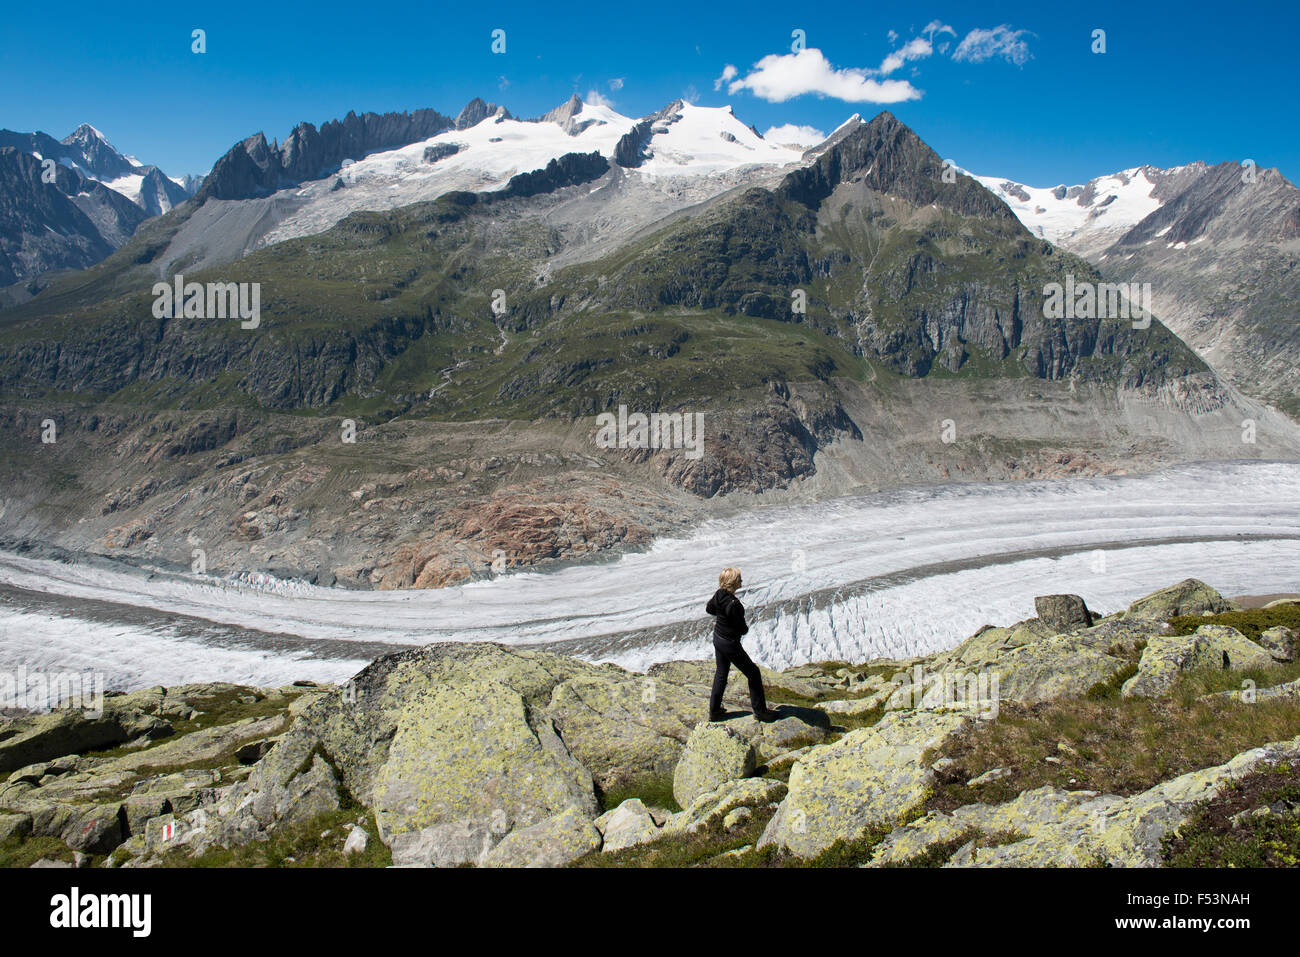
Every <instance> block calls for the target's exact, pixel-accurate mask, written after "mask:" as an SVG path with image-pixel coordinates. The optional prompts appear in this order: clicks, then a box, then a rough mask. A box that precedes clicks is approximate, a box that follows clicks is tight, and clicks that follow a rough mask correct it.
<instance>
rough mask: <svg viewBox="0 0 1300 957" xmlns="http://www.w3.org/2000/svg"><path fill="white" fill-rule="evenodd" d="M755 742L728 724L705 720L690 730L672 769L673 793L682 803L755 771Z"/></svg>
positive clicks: (685, 803) (756, 753) (687, 804)
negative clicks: (679, 756)
mask: <svg viewBox="0 0 1300 957" xmlns="http://www.w3.org/2000/svg"><path fill="white" fill-rule="evenodd" d="M757 763H758V750H757V748H755V746H754V742H753V741H751V740H749V739H748V738H745V737H743V736H742V735H741V734H740V733H739V732H738V731H734V730H732V729H731V728H729V727H727V725H725V724H719V723H705V724H701V725H699V726H698V727H696V729H695V730H694V731H692V732H691V736H690V738H688V739H687V741H686V749H685V750H684V751H683V752H682V756H681V759H680V760H679V761H678V762H677V769H676V770H675V771H674V772H673V797H675V798H676V799H677V803H678V804H680V805H681V806H682V807H688V806H689V805H690V804H691V802H692V801H694V800H695V799H696V798H697V797H699V796H700V795H701V794H703V793H704V792H706V791H712V790H713V789H714V788H716V787H718V786H719V785H721V784H725V783H726V782H728V781H734V780H736V779H737V778H744V777H748V776H749V775H751V774H753V773H754V768H755V766H756V765H757Z"/></svg>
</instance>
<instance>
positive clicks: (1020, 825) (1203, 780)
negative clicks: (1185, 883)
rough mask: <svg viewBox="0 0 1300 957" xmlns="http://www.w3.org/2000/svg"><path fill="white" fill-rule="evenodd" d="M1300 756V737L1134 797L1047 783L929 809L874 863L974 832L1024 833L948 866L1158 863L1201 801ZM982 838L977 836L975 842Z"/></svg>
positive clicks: (889, 841) (884, 846)
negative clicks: (998, 797) (948, 808)
mask: <svg viewBox="0 0 1300 957" xmlns="http://www.w3.org/2000/svg"><path fill="white" fill-rule="evenodd" d="M1297 758H1300V737H1297V738H1293V739H1291V740H1289V741H1280V742H1274V743H1272V744H1268V745H1264V746H1263V747H1259V748H1252V749H1251V750H1249V751H1245V752H1242V753H1241V754H1239V755H1237V756H1236V757H1234V758H1233V759H1232V760H1230V761H1228V762H1226V763H1225V764H1221V765H1218V766H1216V767H1212V768H1206V769H1204V770H1200V771H1192V772H1190V773H1188V774H1184V775H1181V776H1179V777H1177V778H1174V779H1172V780H1170V781H1165V782H1162V783H1160V784H1158V785H1156V786H1155V787H1152V788H1150V789H1148V790H1146V791H1143V792H1141V793H1140V794H1135V795H1133V796H1132V797H1119V796H1117V795H1113V794H1101V795H1099V794H1098V793H1097V792H1095V791H1062V790H1058V789H1056V788H1053V787H1050V786H1046V787H1041V788H1037V789H1035V790H1032V791H1026V792H1024V793H1022V794H1020V795H1019V796H1018V797H1016V798H1015V799H1013V800H1011V801H1008V802H1006V803H1005V804H998V805H989V804H969V805H966V806H964V807H960V808H957V809H956V810H955V811H953V812H952V813H951V814H948V813H945V812H942V811H932V812H930V813H929V814H927V815H925V816H924V817H922V818H920V819H918V820H916V821H913V822H911V823H909V824H905V825H902V826H901V827H898V828H896V829H895V830H894V831H893V832H891V833H890V834H889V836H888V837H886V838H885V840H884V841H883V842H881V844H880V845H879V846H878V847H877V848H876V850H875V852H874V854H873V855H872V858H871V865H872V866H881V865H884V864H899V863H904V862H906V861H908V860H910V859H912V858H915V857H916V856H918V855H919V854H922V853H924V852H925V851H927V850H929V849H930V848H932V847H934V846H936V845H938V844H940V843H944V842H948V841H953V840H955V839H958V838H959V837H961V836H963V835H964V834H966V833H967V832H970V831H972V830H975V831H979V832H982V833H983V834H985V835H992V834H997V833H1001V834H1004V835H1007V834H1012V835H1020V839H1019V840H1013V841H1010V842H1009V843H1006V844H1000V845H998V846H994V847H976V848H972V849H971V850H970V851H968V853H966V854H965V855H963V856H962V857H961V858H960V859H959V858H958V856H957V855H956V854H954V856H953V859H952V860H951V861H950V862H949V865H950V866H980V867H1007V866H1013V867H1075V866H1083V865H1090V864H1094V863H1101V864H1107V865H1110V866H1112V867H1157V866H1159V865H1160V863H1161V852H1162V844H1163V841H1164V839H1165V838H1166V837H1167V836H1170V835H1173V834H1175V833H1176V832H1177V831H1178V829H1179V828H1180V827H1181V826H1182V825H1183V824H1184V823H1185V822H1186V821H1187V819H1188V818H1189V817H1190V816H1191V814H1192V812H1193V810H1194V809H1195V807H1196V805H1197V804H1198V803H1200V802H1202V801H1206V800H1211V799H1213V798H1215V797H1217V796H1218V795H1219V794H1220V793H1221V792H1222V791H1223V790H1224V788H1226V787H1227V786H1228V785H1229V784H1231V783H1232V782H1233V781H1235V780H1237V779H1239V778H1241V777H1244V776H1245V775H1247V774H1250V773H1252V772H1253V771H1255V770H1256V769H1258V768H1260V767H1261V766H1263V765H1272V764H1276V763H1278V762H1281V761H1287V762H1291V761H1295V760H1296V759H1297ZM977 843H978V842H977Z"/></svg>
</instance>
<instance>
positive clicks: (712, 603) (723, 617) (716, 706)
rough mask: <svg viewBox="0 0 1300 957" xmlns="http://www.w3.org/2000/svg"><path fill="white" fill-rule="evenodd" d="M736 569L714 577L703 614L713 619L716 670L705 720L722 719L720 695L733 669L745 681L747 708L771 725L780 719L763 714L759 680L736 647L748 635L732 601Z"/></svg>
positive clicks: (753, 666)
mask: <svg viewBox="0 0 1300 957" xmlns="http://www.w3.org/2000/svg"><path fill="white" fill-rule="evenodd" d="M740 586H741V579H740V569H739V568H724V569H723V570H722V574H721V575H719V576H718V590H717V591H716V592H714V594H713V597H712V598H710V599H709V603H708V604H707V605H705V606H704V610H705V611H707V612H708V613H709V614H710V615H712V616H713V655H714V658H715V659H716V661H717V670H716V671H714V673H713V694H711V695H710V696H709V720H710V721H721V720H722V719H723V718H724V717H726V712H724V711H723V710H722V695H723V692H725V691H726V690H727V674H728V672H730V671H731V666H732V665H735V666H736V667H737V668H738V669H739V670H740V673H741V674H743V675H744V676H745V677H746V678H748V679H749V706H750V707H751V708H752V709H753V711H754V717H755V718H757V719H758V720H759V721H772V720H774V719H776V718H778V717H780V715H778V714H777V713H776V712H775V711H769V710H767V698H766V697H765V696H764V695H763V677H762V675H760V674H759V672H758V665H756V664H754V662H753V661H752V660H751V659H750V657H749V655H747V654H746V653H745V649H744V648H742V647H741V645H740V636H741V635H743V634H745V632H747V631H749V626H748V625H747V624H745V606H744V605H742V604H741V603H740V599H739V598H737V597H736V592H737V591H738V590H739V589H740Z"/></svg>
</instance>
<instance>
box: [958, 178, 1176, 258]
mask: <svg viewBox="0 0 1300 957" xmlns="http://www.w3.org/2000/svg"><path fill="white" fill-rule="evenodd" d="M974 178H975V179H976V180H977V181H978V182H979V183H980V184H981V185H983V186H984V187H985V188H987V189H988V190H990V191H991V192H992V193H993V194H994V195H995V196H997V197H998V198H999V199H1001V200H1002V201H1003V202H1005V203H1006V204H1007V205H1008V206H1010V207H1011V211H1012V212H1013V213H1015V214H1016V218H1017V219H1019V220H1020V222H1021V223H1023V224H1024V226H1025V228H1026V229H1028V230H1029V231H1030V232H1031V233H1033V234H1034V235H1035V236H1038V237H1040V238H1042V239H1046V240H1047V241H1048V242H1052V243H1056V244H1057V245H1063V246H1066V247H1067V248H1072V247H1071V244H1070V241H1071V240H1077V239H1080V238H1082V237H1084V236H1085V235H1089V234H1094V233H1096V234H1103V235H1106V236H1109V237H1110V239H1109V242H1113V241H1114V240H1116V239H1118V238H1119V237H1120V235H1121V234H1122V233H1124V232H1126V231H1128V230H1129V229H1130V228H1132V227H1133V226H1135V225H1137V224H1138V223H1139V222H1141V221H1142V220H1143V219H1145V218H1146V217H1147V216H1149V215H1151V214H1152V213H1154V212H1155V211H1156V210H1157V209H1159V208H1160V200H1158V199H1156V198H1155V196H1153V195H1152V192H1153V191H1154V190H1155V188H1156V184H1155V183H1154V182H1153V181H1152V180H1151V179H1150V178H1149V177H1148V175H1147V169H1146V167H1138V168H1135V169H1128V170H1124V171H1122V172H1119V173H1113V174H1111V175H1110V176H1099V177H1097V178H1096V179H1094V180H1090V181H1089V182H1088V183H1086V184H1084V185H1083V186H1069V187H1065V186H1057V187H1054V188H1047V187H1034V186H1024V185H1022V184H1020V183H1014V182H1011V181H1010V180H1006V179H1003V178H1001V177H997V176H975V177H974ZM1089 238H1090V240H1091V236H1089ZM1109 242H1107V243H1106V244H1105V245H1108V244H1109Z"/></svg>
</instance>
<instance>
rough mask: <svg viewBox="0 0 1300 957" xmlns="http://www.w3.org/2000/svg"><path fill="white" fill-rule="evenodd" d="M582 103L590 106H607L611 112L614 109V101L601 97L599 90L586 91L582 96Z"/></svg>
mask: <svg viewBox="0 0 1300 957" xmlns="http://www.w3.org/2000/svg"><path fill="white" fill-rule="evenodd" d="M582 99H583V102H585V103H590V104H591V105H592V106H607V107H609V108H610V109H611V110H612V109H613V108H614V101H613V100H611V99H609V98H608V97H606V96H602V95H601V93H600V90H588V91H587V95H586V96H584V97H583V98H582Z"/></svg>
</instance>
